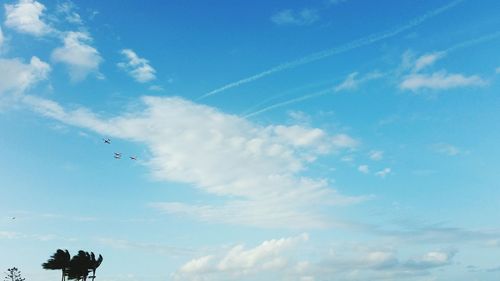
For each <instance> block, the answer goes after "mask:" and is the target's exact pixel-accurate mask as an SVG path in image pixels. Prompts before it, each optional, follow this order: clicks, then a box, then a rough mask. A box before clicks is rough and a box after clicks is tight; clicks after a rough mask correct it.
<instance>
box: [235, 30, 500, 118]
mask: <svg viewBox="0 0 500 281" xmlns="http://www.w3.org/2000/svg"><path fill="white" fill-rule="evenodd" d="M497 38H500V31H497V32H494V33H490V34H487V35H484V36H481V37H478V38H474V39H471V40H468V41H464V42H461V43H458V44H456V45H453V46H451V47H449V48H447V49H445V50H443V51H440V52H442V53H444V54H448V53H451V52H454V51H456V50H459V49H462V48H466V47H470V46H474V45H477V44H480V43H485V42H488V41H491V40H495V39H497ZM392 72H394V73H395V72H396V71H392ZM390 73H391V72H388V73H385V75H384V76H387V75H390ZM363 79H367V78H363ZM363 79H362V80H363ZM329 92H331V93H333V92H334V90H333V89H327V90H322V91H319V92H317V93H314V94H309V95H305V96H300V97H297V98H293V99H290V100H287V101H283V102H280V103H276V104H273V105H270V106H268V107H265V108H262V109H260V110H258V111H254V112H251V113H248V114H247V115H245V116H244V117H251V116H255V115H259V114H261V113H264V112H267V111H269V110H272V109H275V108H279V107H282V106H285V105H289V104H293V103H297V102H300V101H304V100H308V99H310V98H315V97H317V96H322V95H324V94H327V93H329ZM270 99H273V97H271V98H270Z"/></svg>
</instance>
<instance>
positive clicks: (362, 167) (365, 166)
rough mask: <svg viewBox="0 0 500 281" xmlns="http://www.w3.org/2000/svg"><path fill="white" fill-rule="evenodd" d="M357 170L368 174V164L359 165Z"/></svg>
mask: <svg viewBox="0 0 500 281" xmlns="http://www.w3.org/2000/svg"><path fill="white" fill-rule="evenodd" d="M358 171H360V172H361V173H363V174H368V173H369V172H370V169H369V168H368V165H359V166H358Z"/></svg>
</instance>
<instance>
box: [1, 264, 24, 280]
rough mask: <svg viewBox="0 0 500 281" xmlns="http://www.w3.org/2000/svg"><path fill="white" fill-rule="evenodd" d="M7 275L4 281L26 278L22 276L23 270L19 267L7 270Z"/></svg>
mask: <svg viewBox="0 0 500 281" xmlns="http://www.w3.org/2000/svg"><path fill="white" fill-rule="evenodd" d="M5 274H6V275H7V276H5V278H4V281H24V280H25V279H24V278H22V277H21V271H19V269H17V267H13V268H9V269H7V272H5Z"/></svg>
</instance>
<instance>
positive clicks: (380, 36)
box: [200, 0, 464, 99]
mask: <svg viewBox="0 0 500 281" xmlns="http://www.w3.org/2000/svg"><path fill="white" fill-rule="evenodd" d="M463 1H464V0H455V1H452V2H450V3H448V4H447V5H445V6H442V7H440V8H438V9H435V10H432V11H429V12H427V13H425V14H424V15H422V16H420V17H417V18H415V19H413V20H411V21H409V22H408V23H406V24H404V25H401V26H398V27H396V28H394V29H391V30H387V31H385V32H382V33H376V34H372V35H369V36H367V37H363V38H360V39H358V40H355V41H352V42H350V43H348V44H345V45H342V46H340V47H336V48H332V49H329V50H325V51H322V52H318V53H314V54H311V55H309V56H306V57H303V58H300V59H297V60H294V61H290V62H287V63H283V64H280V65H278V66H275V67H273V68H270V69H268V70H265V71H263V72H261V73H258V74H255V75H252V76H250V77H247V78H244V79H241V80H239V81H236V82H233V83H229V84H227V85H225V86H222V87H220V88H217V89H215V90H213V91H210V92H208V93H205V94H203V95H202V96H200V99H202V98H206V97H209V96H212V95H215V94H218V93H220V92H223V91H226V90H229V89H232V88H234V87H238V86H241V85H243V84H247V83H250V82H253V81H256V80H258V79H260V78H263V77H266V76H269V75H272V74H274V73H277V72H280V71H284V70H287V69H291V68H295V67H298V66H301V65H304V64H308V63H311V62H314V61H318V60H322V59H325V58H328V57H331V56H333V55H337V54H341V53H344V52H347V51H350V50H352V49H356V48H359V47H362V46H366V45H370V44H373V43H376V42H379V41H382V40H384V39H387V38H391V37H394V36H396V35H398V34H400V33H402V32H404V31H407V30H409V29H411V28H414V27H416V26H418V25H420V24H422V23H423V22H425V21H427V20H428V19H430V18H433V17H435V16H438V15H439V14H441V13H444V12H446V11H447V10H449V9H451V8H453V7H455V6H456V5H458V4H460V3H461V2H463Z"/></svg>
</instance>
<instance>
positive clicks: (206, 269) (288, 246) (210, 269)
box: [173, 234, 309, 280]
mask: <svg viewBox="0 0 500 281" xmlns="http://www.w3.org/2000/svg"><path fill="white" fill-rule="evenodd" d="M308 239H309V237H308V235H307V234H303V235H300V236H297V237H289V238H281V239H272V240H267V241H264V242H263V243H262V244H260V245H258V246H256V247H254V248H251V249H246V248H245V246H244V245H242V244H240V245H236V246H234V247H231V248H230V249H229V250H227V251H225V252H223V253H221V254H219V255H207V256H203V257H200V258H195V259H192V260H190V261H188V262H187V263H185V264H184V265H183V266H182V267H181V268H180V269H179V270H178V271H177V272H176V273H175V274H174V276H173V277H174V280H235V279H238V280H242V279H245V280H246V278H248V277H250V278H255V277H256V276H259V274H262V273H266V272H273V271H282V270H283V269H285V268H286V267H287V265H288V263H289V258H288V255H287V253H288V252H290V251H293V250H296V248H297V246H298V245H299V244H300V243H301V242H305V241H307V240H308ZM278 274H279V275H282V273H281V272H280V273H278ZM283 277H284V276H282V278H280V280H283Z"/></svg>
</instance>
